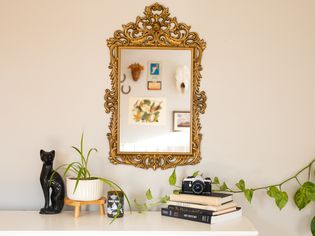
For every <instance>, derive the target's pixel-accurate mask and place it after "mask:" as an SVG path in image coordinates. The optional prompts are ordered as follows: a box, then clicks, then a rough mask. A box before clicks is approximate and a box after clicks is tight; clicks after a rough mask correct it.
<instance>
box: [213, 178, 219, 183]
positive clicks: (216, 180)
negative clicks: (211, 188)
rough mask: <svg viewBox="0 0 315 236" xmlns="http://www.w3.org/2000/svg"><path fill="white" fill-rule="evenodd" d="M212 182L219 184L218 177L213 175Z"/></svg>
mask: <svg viewBox="0 0 315 236" xmlns="http://www.w3.org/2000/svg"><path fill="white" fill-rule="evenodd" d="M212 183H213V184H220V180H219V178H218V177H214V179H213V182H212Z"/></svg>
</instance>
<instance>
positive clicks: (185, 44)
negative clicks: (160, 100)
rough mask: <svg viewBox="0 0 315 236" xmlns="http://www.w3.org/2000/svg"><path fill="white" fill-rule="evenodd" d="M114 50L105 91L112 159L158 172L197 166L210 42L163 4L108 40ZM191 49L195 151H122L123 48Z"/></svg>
mask: <svg viewBox="0 0 315 236" xmlns="http://www.w3.org/2000/svg"><path fill="white" fill-rule="evenodd" d="M107 46H108V47H109V50H110V64H109V69H110V70H111V72H110V79H111V89H106V90H105V96H104V99H105V103H104V106H105V111H106V113H111V120H110V124H109V133H108V134H107V137H108V141H109V160H110V162H111V163H113V164H127V165H133V166H135V167H138V168H144V169H149V168H152V169H154V170H156V169H158V168H161V169H168V168H174V167H176V166H183V165H194V164H197V163H199V162H200V160H201V154H200V143H201V137H202V135H201V134H200V130H201V124H200V117H199V116H200V114H204V112H205V109H206V100H207V97H206V94H205V92H204V91H200V80H201V77H202V76H201V73H200V72H201V70H202V66H201V58H202V52H203V51H204V49H205V48H206V43H205V41H204V40H203V39H200V38H199V35H198V34H197V33H196V32H191V31H190V26H188V25H186V24H185V23H179V22H177V19H176V17H171V16H170V13H169V9H168V8H167V7H164V6H163V5H160V4H159V3H155V4H152V5H150V6H147V7H145V10H144V16H138V17H137V18H136V21H135V22H130V23H128V24H125V25H122V29H120V30H116V31H115V32H114V35H113V37H111V38H109V39H108V40H107ZM122 48H137V49H140V50H141V48H143V49H148V48H149V49H150V48H153V49H190V50H191V51H192V78H191V90H192V93H191V103H192V105H191V111H190V112H191V124H190V125H191V152H189V153H176V152H174V153H162V152H160V153H159V152H154V153H153V152H150V153H149V152H138V153H137V152H132V153H124V152H120V151H119V114H120V111H119V104H120V102H119V98H120V94H119V93H120V75H119V73H120V69H119V63H120V49H122Z"/></svg>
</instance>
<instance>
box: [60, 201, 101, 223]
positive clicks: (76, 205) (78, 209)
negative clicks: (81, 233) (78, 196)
mask: <svg viewBox="0 0 315 236" xmlns="http://www.w3.org/2000/svg"><path fill="white" fill-rule="evenodd" d="M64 203H65V205H67V206H73V207H74V217H75V218H78V217H80V212H81V206H83V205H98V206H99V212H100V215H105V208H104V204H105V203H106V198H105V197H102V198H101V199H99V200H95V201H76V200H71V199H69V198H65V201H64Z"/></svg>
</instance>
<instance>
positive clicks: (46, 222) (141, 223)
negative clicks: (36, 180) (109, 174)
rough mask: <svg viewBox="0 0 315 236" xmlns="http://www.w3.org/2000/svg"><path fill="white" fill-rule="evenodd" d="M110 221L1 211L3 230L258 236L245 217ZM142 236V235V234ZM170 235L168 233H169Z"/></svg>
mask: <svg viewBox="0 0 315 236" xmlns="http://www.w3.org/2000/svg"><path fill="white" fill-rule="evenodd" d="M110 221H111V219H110V218H108V217H107V216H100V215H98V212H85V211H82V212H81V216H80V218H77V219H76V218H74V217H73V211H64V212H62V213H61V214H57V215H40V214H39V213H38V212H32V211H0V230H2V231H3V230H5V231H29V230H31V231H46V230H62V231H64V230H71V231H72V230H73V231H77V230H93V231H124V232H126V231H133V232H134V231H138V232H139V233H141V232H142V233H143V232H148V231H150V232H153V231H160V232H161V231H163V232H164V233H165V231H168V232H172V233H175V232H177V233H179V232H181V233H185V235H242V236H243V235H258V232H257V230H256V229H255V227H254V226H253V225H252V223H251V222H250V221H249V220H248V219H247V218H246V217H242V218H239V219H234V220H230V221H227V222H223V223H217V224H214V225H209V224H204V223H198V222H192V221H187V220H181V219H175V218H170V217H166V216H161V213H160V212H146V213H141V214H139V213H137V212H132V213H129V212H125V216H124V217H123V218H119V219H117V220H116V221H115V222H113V223H112V224H110ZM141 235H142V234H141ZM168 235H169V234H168Z"/></svg>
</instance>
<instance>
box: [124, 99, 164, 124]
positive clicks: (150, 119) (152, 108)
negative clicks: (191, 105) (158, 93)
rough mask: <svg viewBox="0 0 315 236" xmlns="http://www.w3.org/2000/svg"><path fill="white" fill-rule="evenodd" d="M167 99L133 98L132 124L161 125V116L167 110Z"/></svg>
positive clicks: (131, 102)
mask: <svg viewBox="0 0 315 236" xmlns="http://www.w3.org/2000/svg"><path fill="white" fill-rule="evenodd" d="M165 103H166V102H165V98H131V100H130V106H131V117H130V118H131V119H129V121H131V123H132V124H148V125H154V124H156V125H157V124H161V120H163V119H161V116H162V115H163V113H164V110H165V106H166V104H165Z"/></svg>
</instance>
